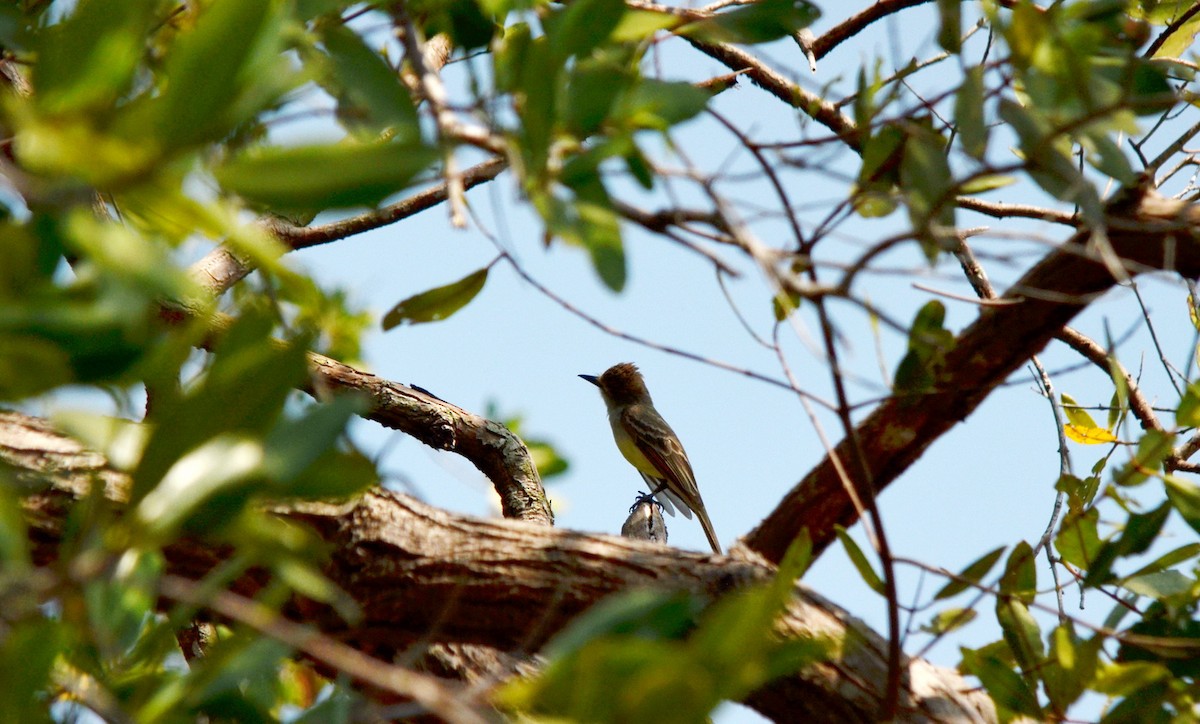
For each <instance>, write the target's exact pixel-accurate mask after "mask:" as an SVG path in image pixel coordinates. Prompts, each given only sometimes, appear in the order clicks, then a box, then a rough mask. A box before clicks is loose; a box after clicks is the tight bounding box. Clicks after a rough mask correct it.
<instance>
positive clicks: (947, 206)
mask: <svg viewBox="0 0 1200 724" xmlns="http://www.w3.org/2000/svg"><path fill="white" fill-rule="evenodd" d="M905 131H906V135H907V138H906V140H905V143H904V155H903V157H902V158H901V159H900V187H901V188H902V189H903V190H904V192H905V196H906V198H907V199H908V210H909V216H910V217H911V218H912V223H913V230H914V231H915V232H916V233H917V236H918V238H919V239H920V241H921V248H922V250H923V251H924V252H925V256H926V258H928V259H929V260H930V262H933V261H934V260H935V259H936V258H937V254H938V252H939V251H941V250H942V249H947V248H953V245H954V244H956V243H957V240H958V236H957V232H956V230H955V226H954V223H955V221H954V209H955V201H954V177H953V174H952V173H951V171H950V163H949V162H948V161H947V160H946V139H945V138H943V137H942V135H941V134H940V133H938V132H936V131H934V130H933V129H932V128H930V127H929V126H928V124H927V123H924V122H913V123H908V124H907V125H906V128H905Z"/></svg>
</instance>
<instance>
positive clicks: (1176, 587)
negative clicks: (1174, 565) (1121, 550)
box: [1118, 571, 1196, 600]
mask: <svg viewBox="0 0 1200 724" xmlns="http://www.w3.org/2000/svg"><path fill="white" fill-rule="evenodd" d="M1118 585H1120V586H1121V587H1122V588H1124V589H1125V590H1127V591H1130V592H1132V593H1136V594H1137V595H1139V596H1146V597H1148V598H1154V599H1158V600H1163V599H1166V598H1170V597H1172V596H1179V595H1180V594H1184V593H1187V592H1188V591H1190V590H1192V587H1193V586H1195V585H1196V579H1194V578H1192V577H1191V576H1186V575H1184V574H1183V573H1180V572H1179V571H1159V572H1158V573H1146V574H1143V575H1140V576H1130V577H1129V578H1125V579H1122V580H1121V581H1120V582H1119V583H1118Z"/></svg>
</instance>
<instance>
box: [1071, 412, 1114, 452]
mask: <svg viewBox="0 0 1200 724" xmlns="http://www.w3.org/2000/svg"><path fill="white" fill-rule="evenodd" d="M1085 414H1086V413H1085ZM1064 431H1065V432H1066V433H1067V437H1069V438H1071V439H1072V440H1074V441H1075V442H1081V443H1083V444H1084V445H1104V444H1106V443H1111V442H1116V441H1117V437H1116V435H1113V434H1112V433H1111V432H1109V431H1108V430H1107V429H1105V428H1103V427H1099V426H1097V425H1095V424H1093V425H1091V426H1090V427H1088V426H1084V425H1076V424H1074V423H1067V426H1066V428H1065V430H1064Z"/></svg>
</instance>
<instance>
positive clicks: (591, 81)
mask: <svg viewBox="0 0 1200 724" xmlns="http://www.w3.org/2000/svg"><path fill="white" fill-rule="evenodd" d="M633 82H634V79H633V78H632V77H630V74H629V72H628V70H627V69H626V68H624V67H622V66H620V65H617V64H616V63H613V62H612V61H611V60H609V59H607V58H604V59H595V58H589V59H586V60H581V61H579V62H578V63H576V64H575V65H574V66H573V68H572V69H571V73H570V76H569V82H568V85H567V101H566V103H565V104H564V107H563V125H564V126H565V128H566V130H567V131H570V132H571V133H573V134H575V136H576V137H578V138H580V139H583V138H586V137H588V136H590V135H591V134H593V133H595V132H596V131H598V130H599V129H600V125H601V124H602V123H603V122H604V121H605V119H606V118H608V116H609V114H610V113H611V112H612V110H613V107H614V105H615V104H616V102H617V99H618V98H619V97H620V95H621V93H622V92H623V91H624V90H625V89H626V88H628V87H629V86H630V85H631V84H632V83H633Z"/></svg>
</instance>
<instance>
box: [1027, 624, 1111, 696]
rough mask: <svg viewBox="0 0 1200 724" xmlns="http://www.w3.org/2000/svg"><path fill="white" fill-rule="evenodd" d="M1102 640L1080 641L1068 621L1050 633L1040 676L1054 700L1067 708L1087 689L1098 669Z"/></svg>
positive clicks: (1047, 693)
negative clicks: (1048, 646)
mask: <svg viewBox="0 0 1200 724" xmlns="http://www.w3.org/2000/svg"><path fill="white" fill-rule="evenodd" d="M1099 650H1100V640H1099V638H1098V637H1097V638H1096V639H1094V640H1092V641H1083V642H1080V641H1078V640H1077V638H1076V636H1075V633H1074V631H1073V630H1072V629H1071V626H1070V625H1069V624H1060V625H1058V626H1056V627H1055V629H1054V631H1053V632H1051V634H1050V655H1049V656H1048V657H1047V658H1046V660H1045V661H1044V662H1043V663H1042V668H1041V672H1040V673H1041V678H1042V683H1043V686H1044V687H1045V690H1046V696H1047V697H1049V699H1050V702H1051V704H1052V705H1053V706H1054V707H1055V709H1056V710H1057V711H1066V710H1067V708H1068V707H1069V706H1071V705H1072V704H1074V703H1075V700H1076V699H1078V698H1079V697H1080V695H1082V694H1083V692H1084V691H1086V690H1087V688H1088V686H1089V685H1090V684H1091V682H1092V678H1093V676H1094V675H1095V673H1096V665H1097V662H1098V656H1097V654H1098V652H1099Z"/></svg>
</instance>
